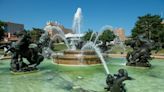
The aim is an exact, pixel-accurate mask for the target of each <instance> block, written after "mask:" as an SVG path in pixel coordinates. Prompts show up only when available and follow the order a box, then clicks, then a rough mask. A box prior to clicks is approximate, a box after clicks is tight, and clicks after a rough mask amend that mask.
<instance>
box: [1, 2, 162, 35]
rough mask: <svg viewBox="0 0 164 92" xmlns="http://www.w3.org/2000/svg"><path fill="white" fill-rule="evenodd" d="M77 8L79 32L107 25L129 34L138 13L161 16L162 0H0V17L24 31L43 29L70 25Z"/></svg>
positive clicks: (68, 26) (139, 14)
mask: <svg viewBox="0 0 164 92" xmlns="http://www.w3.org/2000/svg"><path fill="white" fill-rule="evenodd" d="M78 7H80V8H81V9H82V16H83V17H82V23H81V31H82V32H86V31H87V30H88V29H93V30H94V31H97V32H98V31H101V30H100V29H101V28H102V27H103V26H106V25H110V26H112V27H113V28H119V27H121V28H123V29H124V30H125V34H126V35H127V36H129V35H130V34H131V29H132V28H133V27H134V25H135V22H136V21H137V18H138V16H143V15H146V14H148V13H150V14H153V15H154V14H157V15H160V16H161V17H163V16H164V0H0V20H2V21H6V22H15V23H20V24H24V26H25V29H26V30H29V29H32V28H33V27H36V28H44V27H45V25H46V22H47V21H57V22H59V23H60V24H62V25H64V26H65V27H66V28H72V24H73V17H74V14H75V12H76V10H77V8H78Z"/></svg>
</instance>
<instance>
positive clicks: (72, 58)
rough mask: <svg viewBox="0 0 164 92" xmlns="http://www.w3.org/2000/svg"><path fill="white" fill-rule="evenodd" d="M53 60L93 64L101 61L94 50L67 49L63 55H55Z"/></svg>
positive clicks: (56, 61) (61, 62) (72, 63)
mask: <svg viewBox="0 0 164 92" xmlns="http://www.w3.org/2000/svg"><path fill="white" fill-rule="evenodd" d="M53 62H54V63H56V64H66V65H92V64H100V63H101V61H100V59H99V57H98V56H97V55H96V53H95V51H94V50H83V51H80V50H67V51H64V52H63V55H54V56H53Z"/></svg>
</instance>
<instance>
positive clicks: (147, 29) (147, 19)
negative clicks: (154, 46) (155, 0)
mask: <svg viewBox="0 0 164 92" xmlns="http://www.w3.org/2000/svg"><path fill="white" fill-rule="evenodd" d="M140 34H145V38H148V39H151V40H154V41H155V42H160V43H161V42H163V39H164V37H163V36H164V25H163V24H162V18H161V17H160V16H159V15H151V14H147V15H145V16H140V17H138V20H137V22H136V24H135V26H134V28H133V29H132V38H135V37H136V36H138V35H140ZM162 35H163V36H162Z"/></svg>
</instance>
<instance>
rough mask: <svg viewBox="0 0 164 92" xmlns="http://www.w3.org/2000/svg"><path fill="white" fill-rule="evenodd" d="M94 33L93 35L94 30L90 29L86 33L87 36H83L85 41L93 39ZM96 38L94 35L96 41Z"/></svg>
mask: <svg viewBox="0 0 164 92" xmlns="http://www.w3.org/2000/svg"><path fill="white" fill-rule="evenodd" d="M92 33H93V30H92V29H88V31H87V32H86V33H85V35H84V36H83V38H82V39H83V40H84V41H89V40H90V38H91V35H92ZM95 37H96V36H95V35H94V36H93V37H92V38H93V39H94V38H95ZM93 39H91V40H93Z"/></svg>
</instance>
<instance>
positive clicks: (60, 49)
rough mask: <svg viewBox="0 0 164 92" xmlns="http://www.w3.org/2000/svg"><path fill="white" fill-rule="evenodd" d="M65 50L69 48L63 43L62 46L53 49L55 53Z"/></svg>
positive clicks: (55, 45)
mask: <svg viewBox="0 0 164 92" xmlns="http://www.w3.org/2000/svg"><path fill="white" fill-rule="evenodd" d="M65 49H67V46H66V45H65V44H63V43H61V44H54V48H53V50H54V51H63V50H65Z"/></svg>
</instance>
